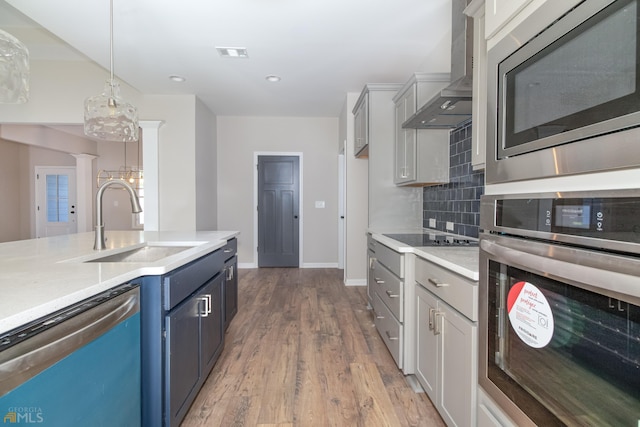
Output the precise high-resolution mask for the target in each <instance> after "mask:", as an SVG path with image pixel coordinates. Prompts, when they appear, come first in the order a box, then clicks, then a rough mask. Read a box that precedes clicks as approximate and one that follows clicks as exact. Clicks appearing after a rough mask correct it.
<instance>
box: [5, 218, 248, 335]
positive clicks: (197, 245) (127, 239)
mask: <svg viewBox="0 0 640 427" xmlns="http://www.w3.org/2000/svg"><path fill="white" fill-rule="evenodd" d="M238 234H239V233H238V232H236V231H192V232H190V231H167V232H164V231H108V232H107V249H106V250H102V251H94V250H93V249H92V248H93V243H94V234H93V233H79V234H72V235H66V236H56V237H47V238H42V239H34V240H20V241H16V242H7V243H0V335H2V334H4V333H5V332H7V331H10V330H12V329H14V328H17V327H19V326H21V325H24V324H26V323H29V322H31V321H34V320H36V319H38V318H40V317H43V316H45V315H47V314H50V313H53V312H55V311H57V310H60V309H62V308H64V307H68V306H70V305H72V304H75V303H77V302H79V301H82V300H84V299H86V298H90V297H92V296H94V295H97V294H99V293H101V292H103V291H106V290H108V289H111V288H113V287H115V286H117V285H120V284H122V283H125V282H128V281H130V280H132V279H135V278H137V277H141V276H149V275H154V276H155V275H157V276H159V275H162V274H165V273H168V272H170V271H172V270H174V269H176V268H178V267H181V266H183V265H185V264H187V263H189V262H191V261H193V260H196V259H198V258H200V257H202V256H204V255H206V254H208V253H210V252H213V251H215V250H216V249H219V248H221V247H223V246H224V245H225V244H226V243H227V240H228V239H232V238H234V237H235V236H237V235H238ZM146 243H150V244H154V245H167V246H171V245H173V246H181V247H185V248H186V249H185V250H183V251H180V252H178V253H176V254H173V255H170V256H167V257H165V258H163V259H160V260H158V261H154V262H108V263H101V262H86V261H91V260H93V259H94V258H96V257H103V256H106V255H110V254H117V253H120V252H123V251H126V250H128V249H132V248H134V247H141V246H144V245H145V244H146Z"/></svg>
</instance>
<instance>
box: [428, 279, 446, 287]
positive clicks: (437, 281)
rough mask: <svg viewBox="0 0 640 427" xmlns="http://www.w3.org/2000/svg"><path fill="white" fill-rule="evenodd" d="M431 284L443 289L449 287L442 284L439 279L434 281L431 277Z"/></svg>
mask: <svg viewBox="0 0 640 427" xmlns="http://www.w3.org/2000/svg"><path fill="white" fill-rule="evenodd" d="M429 283H431V284H432V285H434V286H435V287H436V288H443V287H445V286H449V284H448V283H444V282H441V281H439V280H438V279H432V278H431V277H429Z"/></svg>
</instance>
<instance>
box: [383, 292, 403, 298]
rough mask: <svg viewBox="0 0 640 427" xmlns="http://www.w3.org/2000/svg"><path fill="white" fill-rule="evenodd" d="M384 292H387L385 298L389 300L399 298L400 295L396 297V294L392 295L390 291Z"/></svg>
mask: <svg viewBox="0 0 640 427" xmlns="http://www.w3.org/2000/svg"><path fill="white" fill-rule="evenodd" d="M386 292H387V296H388V297H389V298H398V297H399V296H400V295H398V294H394V293H393V292H391V291H390V290H387V291H386Z"/></svg>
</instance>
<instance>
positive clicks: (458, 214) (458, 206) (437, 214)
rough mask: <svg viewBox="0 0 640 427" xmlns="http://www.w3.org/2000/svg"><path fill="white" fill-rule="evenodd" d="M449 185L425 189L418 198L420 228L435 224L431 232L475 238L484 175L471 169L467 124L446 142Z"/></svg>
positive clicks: (468, 124)
mask: <svg viewBox="0 0 640 427" xmlns="http://www.w3.org/2000/svg"><path fill="white" fill-rule="evenodd" d="M449 144H450V147H449V183H448V184H442V185H436V186H432V187H425V188H424V190H423V195H422V205H423V207H422V209H423V214H422V225H423V227H424V228H433V227H429V219H430V218H432V219H435V220H436V226H435V228H436V229H438V230H440V231H447V230H446V225H447V222H451V223H453V231H450V232H453V233H455V234H460V235H463V236H468V237H478V229H479V225H480V196H482V194H484V171H474V170H473V168H472V166H471V150H472V148H471V120H469V121H467V122H465V123H464V124H462V125H461V126H460V127H458V128H457V129H454V130H452V131H451V137H450V141H449Z"/></svg>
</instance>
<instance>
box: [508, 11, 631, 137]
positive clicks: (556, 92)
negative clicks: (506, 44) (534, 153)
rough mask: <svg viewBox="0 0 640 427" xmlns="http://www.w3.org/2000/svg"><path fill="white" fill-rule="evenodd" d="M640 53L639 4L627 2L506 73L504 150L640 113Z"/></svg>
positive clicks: (580, 26)
mask: <svg viewBox="0 0 640 427" xmlns="http://www.w3.org/2000/svg"><path fill="white" fill-rule="evenodd" d="M638 51H639V49H638V4H637V0H634V1H629V0H623V1H617V2H614V3H613V4H612V5H611V6H609V7H607V8H606V9H604V10H603V11H601V12H600V13H599V14H596V15H595V16H593V17H592V18H591V19H589V20H588V21H586V22H584V23H582V24H581V25H579V26H578V27H576V28H574V29H573V30H571V31H570V32H568V33H567V34H565V35H564V36H562V37H560V38H559V39H557V40H556V41H555V42H553V43H551V44H550V45H549V46H547V47H546V48H544V49H542V50H541V51H539V52H538V53H536V54H535V55H533V56H532V57H530V58H528V59H527V60H526V61H524V62H522V63H521V64H519V65H518V66H516V67H515V68H513V69H511V70H505V76H504V84H505V112H504V114H505V116H504V120H505V123H504V141H503V147H504V148H505V149H509V148H513V147H517V146H520V145H524V144H526V143H527V142H532V141H537V140H540V139H542V138H546V137H549V136H552V135H555V134H559V133H562V132H566V131H570V130H574V129H578V128H582V127H585V126H588V125H591V124H594V123H597V122H603V121H605V120H608V119H611V118H615V117H619V116H623V115H626V114H629V113H632V112H635V111H638V109H639V105H640V104H639V101H640V91H639V90H638V89H639V88H638V86H639V81H640V80H639V73H638V58H639V54H638ZM537 148H540V147H536V149H537Z"/></svg>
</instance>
